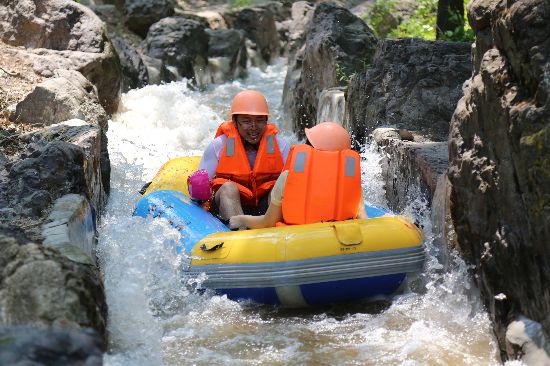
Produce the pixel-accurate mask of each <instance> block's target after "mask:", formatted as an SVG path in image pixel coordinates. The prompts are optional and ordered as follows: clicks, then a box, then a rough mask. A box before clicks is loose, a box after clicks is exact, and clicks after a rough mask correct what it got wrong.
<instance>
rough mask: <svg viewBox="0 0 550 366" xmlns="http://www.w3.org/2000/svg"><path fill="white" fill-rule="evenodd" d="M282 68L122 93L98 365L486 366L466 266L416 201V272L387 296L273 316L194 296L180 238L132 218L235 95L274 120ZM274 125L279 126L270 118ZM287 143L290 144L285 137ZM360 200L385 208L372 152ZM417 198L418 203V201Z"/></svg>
mask: <svg viewBox="0 0 550 366" xmlns="http://www.w3.org/2000/svg"><path fill="white" fill-rule="evenodd" d="M285 72H286V68H285V65H284V60H280V62H279V63H277V64H275V65H273V66H270V67H269V68H268V69H267V71H265V72H261V71H260V70H258V69H251V70H250V75H249V77H248V78H247V79H245V80H242V81H235V82H232V83H225V84H221V85H214V86H212V87H210V88H208V89H207V90H206V91H200V92H199V91H193V90H190V89H189V88H187V87H186V86H185V84H184V83H171V84H167V85H161V86H147V87H145V88H143V89H140V90H133V91H131V92H129V93H127V94H125V95H124V96H123V99H122V104H121V107H120V109H119V111H118V113H117V114H116V115H115V116H114V117H113V121H111V122H110V125H109V133H108V137H109V154H110V157H111V166H112V175H111V187H112V188H111V196H110V198H109V203H108V206H107V209H106V213H105V215H104V216H103V218H102V224H101V227H100V237H99V242H100V243H99V250H98V255H99V258H100V263H101V267H102V271H103V274H104V281H105V291H106V295H107V301H108V305H109V323H108V330H109V337H110V339H109V341H110V348H109V352H108V354H107V355H106V356H105V363H106V364H107V365H111V366H113V365H190V364H196V365H210V364H227V365H266V364H267V365H289V364H290V365H297V364H300V365H303V364H310V365H494V364H497V363H498V361H497V357H496V353H497V351H496V344H495V342H494V340H493V338H492V336H491V328H490V322H489V319H488V317H487V314H486V313H485V312H484V311H483V309H482V307H481V305H480V302H479V298H478V296H477V293H476V291H475V289H474V288H472V287H471V280H470V278H469V276H468V274H467V269H468V268H467V266H466V265H465V264H464V262H463V261H462V260H461V259H459V258H458V257H456V255H454V254H451V255H450V257H451V259H450V260H449V261H447V260H446V261H445V265H443V264H442V262H443V261H440V260H439V259H438V258H439V257H440V250H442V249H440V248H438V247H437V246H436V245H435V244H434V240H433V235H432V233H431V225H430V222H429V216H430V215H429V210H428V208H427V207H426V205H425V202H424V201H423V200H421V199H420V198H418V197H414V195H413V196H411V203H410V205H409V207H407V209H406V210H405V211H404V212H402V213H401V214H403V215H405V216H407V217H409V218H410V219H411V220H416V221H417V222H420V223H421V224H422V225H423V227H424V233H425V235H426V252H427V261H426V265H425V269H424V271H423V273H421V274H419V275H417V276H413V277H411V278H410V279H409V280H408V282H407V284H406V286H405V287H404V289H403V292H402V293H401V294H399V295H397V296H395V297H393V298H392V299H391V301H390V300H389V299H380V300H379V301H376V302H369V303H366V302H358V303H352V304H341V305H337V306H327V307H322V308H312V309H301V310H295V309H294V310H293V309H283V308H277V307H270V306H269V307H268V306H258V305H255V304H251V303H242V302H234V301H231V300H229V299H227V298H226V297H224V296H217V295H214V294H211V293H208V292H207V293H205V294H202V295H199V294H197V293H195V292H193V291H191V290H189V288H190V287H189V286H186V285H187V284H185V283H183V282H182V276H181V273H179V268H180V264H181V261H182V260H185V258H183V257H178V256H176V255H175V254H174V252H173V250H172V249H171V248H172V246H171V243H174V242H176V241H177V240H178V238H179V236H178V235H179V234H178V233H177V231H175V230H173V229H171V228H170V227H169V225H168V224H167V223H166V222H164V221H163V220H153V219H151V218H148V219H143V218H138V217H133V216H132V210H133V205H134V203H135V202H136V201H137V200H138V198H139V195H138V190H139V189H140V188H141V186H142V185H143V184H144V183H145V182H147V181H148V180H150V179H151V178H152V177H153V176H154V174H155V173H156V171H157V170H158V168H159V167H160V166H161V165H162V164H163V163H164V162H165V161H167V160H168V159H170V158H173V157H176V156H184V155H185V156H188V155H197V154H200V153H201V152H202V150H203V149H204V147H205V146H206V145H207V144H208V142H209V141H210V140H211V139H212V137H213V135H214V132H215V130H216V128H217V126H218V124H219V122H220V121H222V120H223V119H224V118H227V111H228V109H229V105H230V102H231V99H232V97H233V95H235V94H236V93H237V92H238V91H240V90H242V89H246V88H254V89H258V90H260V91H262V92H263V93H264V94H265V95H266V97H267V99H268V101H269V105H270V108H271V111H272V114H273V115H274V116H279V110H278V107H279V104H280V100H281V95H282V87H283V81H284V76H285ZM275 122H278V120H277V119H275ZM285 135H286V137H287V138H288V139H289V140H291V142H296V137H295V136H294V135H292V134H290V133H285ZM362 156H363V158H364V161H363V162H362V169H363V181H364V184H363V186H364V194H365V197H366V199H367V200H368V201H369V202H371V203H374V204H377V205H379V206H385V205H386V202H385V199H384V186H383V182H382V178H381V168H380V165H379V161H380V159H381V156H380V155H379V153H377V152H376V149H375V147H373V146H365V147H364V151H363V153H362ZM418 196H419V195H418Z"/></svg>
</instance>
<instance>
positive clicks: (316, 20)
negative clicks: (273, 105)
mask: <svg viewBox="0 0 550 366" xmlns="http://www.w3.org/2000/svg"><path fill="white" fill-rule="evenodd" d="M376 42H377V40H376V37H375V36H374V34H373V33H372V31H371V30H370V29H369V28H368V26H367V25H366V24H365V22H363V21H362V20H361V19H360V18H357V17H356V16H354V15H353V14H351V13H350V12H349V10H347V9H344V8H342V7H338V6H336V5H332V4H329V3H322V4H319V5H318V6H317V7H316V8H315V12H314V14H313V18H312V20H311V23H310V27H309V29H308V32H307V38H306V45H305V49H304V52H303V58H301V55H300V54H297V61H296V65H299V63H300V62H301V74H300V76H299V79H298V80H296V79H295V78H293V77H287V78H286V80H285V81H289V84H290V85H285V92H284V98H283V107H284V113H285V118H286V119H290V120H291V121H292V124H293V129H294V131H295V132H297V133H298V134H300V135H303V130H304V128H305V127H311V126H313V125H315V124H316V120H315V118H316V115H317V104H318V100H319V96H320V94H321V92H322V91H323V90H324V89H328V88H331V87H335V86H344V85H345V84H346V83H347V77H349V75H351V74H353V73H354V72H358V71H360V70H362V69H363V68H364V67H365V65H366V64H370V62H371V59H372V55H373V54H374V48H375V45H376ZM295 69H296V67H293V69H289V71H288V72H289V73H293V72H295ZM291 79H294V82H295V84H294V85H292V84H291V83H290V80H291Z"/></svg>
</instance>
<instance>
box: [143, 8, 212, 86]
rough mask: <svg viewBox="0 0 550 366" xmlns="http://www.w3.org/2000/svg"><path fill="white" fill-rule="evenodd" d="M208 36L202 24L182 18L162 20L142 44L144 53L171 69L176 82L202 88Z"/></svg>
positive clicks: (151, 29) (154, 26) (154, 25)
mask: <svg viewBox="0 0 550 366" xmlns="http://www.w3.org/2000/svg"><path fill="white" fill-rule="evenodd" d="M208 42H209V36H208V33H206V31H205V26H204V24H203V23H201V22H198V21H196V20H192V19H187V18H183V17H171V18H164V19H162V20H161V21H159V22H157V23H155V24H153V25H152V26H151V28H150V29H149V33H148V34H147V38H146V39H145V40H144V42H143V49H144V50H145V53H146V54H147V55H148V56H150V57H152V58H155V59H158V60H162V61H163V63H164V64H165V66H166V67H173V68H174V69H175V70H176V71H177V75H178V78H182V77H185V78H188V79H194V80H195V82H196V83H197V84H198V85H203V84H204V78H205V75H206V65H207V58H208Z"/></svg>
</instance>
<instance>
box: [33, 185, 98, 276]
mask: <svg viewBox="0 0 550 366" xmlns="http://www.w3.org/2000/svg"><path fill="white" fill-rule="evenodd" d="M42 236H44V242H43V244H44V245H46V246H50V247H52V248H55V249H57V250H58V251H59V252H60V253H61V254H62V255H64V256H65V257H67V258H69V259H70V260H72V261H74V262H78V263H82V264H89V265H94V264H95V247H96V223H95V212H94V211H93V210H92V208H91V206H90V204H89V203H88V200H87V199H86V198H85V197H84V196H81V195H78V194H66V195H65V196H63V197H61V198H59V199H58V200H57V201H56V202H55V205H54V207H53V209H52V211H51V212H50V215H49V216H48V220H47V222H46V223H45V224H44V225H43V226H42Z"/></svg>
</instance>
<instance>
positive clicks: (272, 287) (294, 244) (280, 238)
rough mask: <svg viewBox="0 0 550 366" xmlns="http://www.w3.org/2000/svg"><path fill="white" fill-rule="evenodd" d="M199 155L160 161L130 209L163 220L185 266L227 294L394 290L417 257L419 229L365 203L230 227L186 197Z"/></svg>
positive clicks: (320, 296) (311, 298)
mask: <svg viewBox="0 0 550 366" xmlns="http://www.w3.org/2000/svg"><path fill="white" fill-rule="evenodd" d="M199 160H200V157H182V158H176V159H173V160H170V161H168V162H167V163H166V164H164V165H163V166H162V167H161V169H160V170H159V172H158V174H157V175H156V176H155V178H154V179H153V181H152V183H151V185H150V186H149V187H148V189H147V191H146V192H145V194H144V195H143V197H142V198H141V199H140V200H139V202H138V203H137V205H136V209H135V212H134V214H135V215H138V216H142V217H146V216H148V215H152V216H154V217H161V218H165V219H167V220H169V222H170V224H171V225H172V226H173V227H175V228H176V229H178V230H179V232H180V233H181V246H179V248H180V249H179V250H185V252H186V253H188V254H189V255H190V258H191V260H190V263H189V267H188V268H187V269H186V273H187V274H188V276H189V277H191V278H193V277H198V276H204V275H203V274H206V276H205V279H204V281H203V282H202V286H203V287H204V288H210V289H213V290H215V291H217V292H219V293H221V294H226V295H227V296H228V297H229V298H231V299H235V300H243V299H244V300H253V301H255V302H258V303H263V304H281V305H284V306H291V307H302V306H307V305H318V304H327V303H335V302H342V301H350V300H357V299H363V298H369V297H375V296H380V295H390V294H392V293H393V292H395V291H396V290H397V289H398V288H399V287H400V285H401V283H402V282H403V280H404V279H405V276H406V274H407V273H411V272H418V271H420V270H421V269H422V267H423V263H424V249H423V245H422V243H423V235H422V233H421V231H420V230H419V229H418V228H417V227H416V226H415V225H413V224H411V223H410V222H409V221H407V220H406V219H404V218H402V217H400V216H394V215H389V214H388V213H387V212H385V211H383V210H381V209H378V208H376V207H371V206H368V205H367V206H366V209H367V214H368V216H369V218H368V219H365V220H346V221H339V222H324V223H317V224H308V225H293V226H282V227H276V228H266V229H256V230H244V231H230V230H229V229H228V228H227V227H226V226H225V225H224V224H223V223H222V222H221V221H220V220H218V219H217V218H216V217H214V216H213V215H212V214H210V213H209V212H207V211H205V210H204V209H203V208H201V207H200V206H199V205H197V204H196V203H195V201H193V200H191V199H190V198H189V197H188V192H187V176H188V175H189V174H190V173H192V172H194V171H195V170H196V169H197V166H198V163H199Z"/></svg>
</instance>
